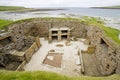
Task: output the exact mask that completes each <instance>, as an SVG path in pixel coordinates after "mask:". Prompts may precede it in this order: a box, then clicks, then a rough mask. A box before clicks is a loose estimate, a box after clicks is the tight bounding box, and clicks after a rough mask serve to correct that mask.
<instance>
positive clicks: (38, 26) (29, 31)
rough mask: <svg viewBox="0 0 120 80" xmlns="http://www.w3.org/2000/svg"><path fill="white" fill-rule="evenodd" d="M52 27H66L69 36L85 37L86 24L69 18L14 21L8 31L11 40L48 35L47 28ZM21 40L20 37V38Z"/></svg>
mask: <svg viewBox="0 0 120 80" xmlns="http://www.w3.org/2000/svg"><path fill="white" fill-rule="evenodd" d="M52 27H57V28H59V27H68V28H70V29H71V36H74V37H81V38H85V37H86V31H87V30H86V26H85V24H82V23H80V22H78V21H73V20H72V21H71V20H58V19H50V20H47V19H39V18H38V19H33V20H29V21H28V20H26V21H23V22H19V23H15V24H12V25H10V26H9V31H11V33H12V36H13V40H14V39H16V38H17V36H18V37H19V36H21V35H22V36H23V37H25V36H34V37H36V36H39V37H48V34H49V28H52ZM21 40H22V39H21Z"/></svg>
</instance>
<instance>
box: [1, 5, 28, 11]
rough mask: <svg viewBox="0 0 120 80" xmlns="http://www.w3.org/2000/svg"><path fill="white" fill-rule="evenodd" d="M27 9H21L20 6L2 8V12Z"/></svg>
mask: <svg viewBox="0 0 120 80" xmlns="http://www.w3.org/2000/svg"><path fill="white" fill-rule="evenodd" d="M24 9H27V8H24V7H19V6H0V11H16V10H24Z"/></svg>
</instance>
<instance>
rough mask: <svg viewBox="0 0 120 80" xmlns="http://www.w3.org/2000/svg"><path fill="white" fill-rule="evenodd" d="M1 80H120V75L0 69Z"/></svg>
mask: <svg viewBox="0 0 120 80" xmlns="http://www.w3.org/2000/svg"><path fill="white" fill-rule="evenodd" d="M0 80H120V75H117V74H116V75H112V76H108V77H89V76H80V77H70V76H65V75H60V74H57V73H53V72H45V71H36V72H35V71H33V72H30V71H29V72H12V71H0Z"/></svg>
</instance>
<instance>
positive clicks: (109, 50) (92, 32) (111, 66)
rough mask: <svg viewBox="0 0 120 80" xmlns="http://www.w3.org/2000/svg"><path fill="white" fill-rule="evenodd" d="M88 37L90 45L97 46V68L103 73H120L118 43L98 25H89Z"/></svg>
mask: <svg viewBox="0 0 120 80" xmlns="http://www.w3.org/2000/svg"><path fill="white" fill-rule="evenodd" d="M87 30H88V31H87V39H88V40H89V44H90V45H94V46H96V50H95V56H96V60H97V63H96V65H97V67H98V68H97V69H98V71H99V72H100V74H101V75H110V74H113V73H120V68H119V67H120V64H119V63H120V60H119V57H118V56H119V55H120V52H119V49H120V48H119V49H117V44H116V43H114V42H113V41H112V40H111V39H110V38H108V37H107V36H105V35H104V32H103V31H102V30H101V29H99V28H98V27H88V29H87Z"/></svg>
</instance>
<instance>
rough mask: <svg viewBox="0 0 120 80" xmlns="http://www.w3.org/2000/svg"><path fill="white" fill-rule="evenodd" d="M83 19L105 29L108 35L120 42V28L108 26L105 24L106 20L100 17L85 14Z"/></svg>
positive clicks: (89, 23)
mask: <svg viewBox="0 0 120 80" xmlns="http://www.w3.org/2000/svg"><path fill="white" fill-rule="evenodd" d="M82 21H84V22H86V23H87V24H88V25H93V26H96V27H100V28H101V29H102V30H104V32H105V34H106V36H108V37H110V38H111V39H112V40H114V41H115V42H116V43H118V44H120V40H119V38H118V36H119V34H120V30H118V29H114V28H110V27H107V26H105V25H104V21H102V20H101V19H98V18H94V17H88V16H84V17H83V18H82Z"/></svg>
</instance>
